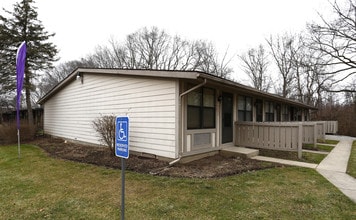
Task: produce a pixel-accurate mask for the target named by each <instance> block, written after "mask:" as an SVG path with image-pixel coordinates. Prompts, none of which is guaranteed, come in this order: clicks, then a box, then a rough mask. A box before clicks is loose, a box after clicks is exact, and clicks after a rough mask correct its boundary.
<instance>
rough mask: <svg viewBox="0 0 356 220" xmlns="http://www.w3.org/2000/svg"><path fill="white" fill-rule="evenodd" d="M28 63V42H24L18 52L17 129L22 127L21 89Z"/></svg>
mask: <svg viewBox="0 0 356 220" xmlns="http://www.w3.org/2000/svg"><path fill="white" fill-rule="evenodd" d="M25 63H26V42H25V41H24V42H22V43H21V45H20V47H19V48H18V50H17V54H16V74H17V86H16V88H17V96H16V122H17V129H20V108H21V91H22V85H23V78H24V73H25Z"/></svg>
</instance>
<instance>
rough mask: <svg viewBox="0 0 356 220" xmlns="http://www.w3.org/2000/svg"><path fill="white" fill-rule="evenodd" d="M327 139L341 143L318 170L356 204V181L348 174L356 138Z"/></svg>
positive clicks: (330, 137)
mask: <svg viewBox="0 0 356 220" xmlns="http://www.w3.org/2000/svg"><path fill="white" fill-rule="evenodd" d="M326 139H332V140H339V141H340V142H339V143H338V144H337V145H336V146H335V147H334V149H333V150H332V151H331V152H330V153H329V154H328V156H326V157H325V159H324V160H323V161H321V163H320V164H319V165H318V166H317V168H316V170H317V171H318V172H319V173H320V174H321V175H322V176H324V177H325V178H326V179H327V180H328V181H329V182H331V183H332V184H333V185H334V186H336V187H337V188H338V189H339V190H340V191H341V192H343V193H344V194H345V195H346V196H347V197H349V198H350V199H351V200H352V201H354V202H355V203H356V179H355V178H353V177H351V176H349V175H347V174H346V169H347V163H348V161H349V157H350V153H351V146H352V142H353V140H356V139H355V138H351V137H346V136H334V135H332V136H331V135H330V136H327V137H326Z"/></svg>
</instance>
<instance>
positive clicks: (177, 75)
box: [38, 68, 317, 110]
mask: <svg viewBox="0 0 356 220" xmlns="http://www.w3.org/2000/svg"><path fill="white" fill-rule="evenodd" d="M79 74H103V75H126V76H138V77H155V78H172V79H188V80H189V79H190V80H197V79H206V80H207V81H208V82H209V83H210V84H215V85H220V86H223V87H224V88H229V89H231V90H233V91H239V92H243V93H245V94H249V95H252V96H258V97H263V98H266V99H270V100H273V101H280V102H284V103H288V104H291V105H294V106H298V107H302V108H308V109H314V110H316V109H317V108H315V107H313V106H310V105H306V104H303V103H301V102H297V101H294V100H291V99H287V98H283V97H281V96H278V95H274V94H271V93H267V92H263V91H260V90H257V89H254V88H252V87H249V86H245V85H242V84H240V83H237V82H234V81H231V80H228V79H223V78H220V77H217V76H214V75H211V74H208V73H204V72H199V71H175V70H141V69H102V68H77V69H75V70H74V71H73V72H72V73H71V74H69V75H68V76H67V77H66V78H65V79H63V80H62V81H61V82H60V83H58V84H57V85H56V86H55V87H54V88H52V89H51V90H50V91H49V92H48V93H47V94H46V95H45V96H43V97H42V98H41V99H40V100H38V103H39V104H44V103H45V102H46V101H47V100H48V99H49V98H50V97H52V96H53V95H54V94H56V93H57V92H58V91H60V90H61V89H63V88H64V87H65V86H66V85H68V84H69V83H70V82H72V81H74V80H76V78H77V75H79Z"/></svg>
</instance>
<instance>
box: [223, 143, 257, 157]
mask: <svg viewBox="0 0 356 220" xmlns="http://www.w3.org/2000/svg"><path fill="white" fill-rule="evenodd" d="M258 153H259V150H256V149H251V148H246V147H237V146H227V147H224V148H223V149H222V150H220V154H221V155H223V156H242V157H246V158H251V157H255V156H257V155H258Z"/></svg>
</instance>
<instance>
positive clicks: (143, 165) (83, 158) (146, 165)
mask: <svg viewBox="0 0 356 220" xmlns="http://www.w3.org/2000/svg"><path fill="white" fill-rule="evenodd" d="M33 144H35V145H37V146H39V147H41V148H42V149H44V150H45V152H47V153H48V155H50V156H52V157H55V158H61V159H65V160H71V161H77V162H81V163H88V164H94V165H98V166H104V167H109V168H116V169H117V168H120V167H121V159H120V158H118V157H116V156H115V155H113V154H112V153H111V151H110V150H109V149H108V148H106V147H97V146H89V145H82V144H77V143H72V142H66V141H64V140H62V139H59V138H51V137H39V138H37V139H36V140H34V141H33ZM125 162H126V169H127V170H131V171H134V172H138V173H147V174H152V175H161V176H170V177H189V178H214V177H223V176H229V175H234V174H239V173H243V172H249V171H255V170H260V169H267V168H272V167H277V166H280V165H278V164H273V163H266V162H261V161H257V160H252V159H246V158H242V157H236V156H235V157H224V156H221V155H219V154H218V155H215V156H210V157H206V158H203V159H200V160H196V161H193V162H190V163H186V164H181V163H176V164H174V165H173V166H169V163H168V162H166V161H162V160H158V159H155V158H146V157H141V156H137V155H132V154H131V155H130V157H129V158H128V159H127V160H126V161H125Z"/></svg>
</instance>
